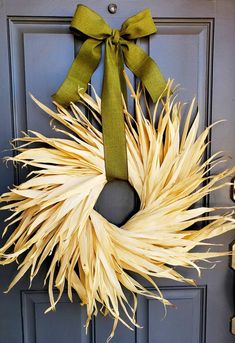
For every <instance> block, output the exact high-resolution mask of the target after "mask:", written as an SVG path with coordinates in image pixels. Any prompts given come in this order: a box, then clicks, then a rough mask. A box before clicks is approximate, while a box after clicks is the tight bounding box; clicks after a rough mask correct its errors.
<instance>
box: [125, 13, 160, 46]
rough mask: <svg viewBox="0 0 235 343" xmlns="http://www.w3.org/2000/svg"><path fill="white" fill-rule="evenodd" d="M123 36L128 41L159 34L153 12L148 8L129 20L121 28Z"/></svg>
mask: <svg viewBox="0 0 235 343" xmlns="http://www.w3.org/2000/svg"><path fill="white" fill-rule="evenodd" d="M121 32H122V36H124V37H125V38H126V39H128V40H134V39H137V38H142V37H146V36H149V35H152V34H153V33H156V32H157V28H156V25H155V24H154V22H153V19H152V16H151V12H150V10H149V9H148V8H147V9H145V10H143V11H141V12H139V13H137V14H136V15H134V16H132V17H130V18H128V19H127V20H126V21H125V22H124V23H123V24H122V28H121Z"/></svg>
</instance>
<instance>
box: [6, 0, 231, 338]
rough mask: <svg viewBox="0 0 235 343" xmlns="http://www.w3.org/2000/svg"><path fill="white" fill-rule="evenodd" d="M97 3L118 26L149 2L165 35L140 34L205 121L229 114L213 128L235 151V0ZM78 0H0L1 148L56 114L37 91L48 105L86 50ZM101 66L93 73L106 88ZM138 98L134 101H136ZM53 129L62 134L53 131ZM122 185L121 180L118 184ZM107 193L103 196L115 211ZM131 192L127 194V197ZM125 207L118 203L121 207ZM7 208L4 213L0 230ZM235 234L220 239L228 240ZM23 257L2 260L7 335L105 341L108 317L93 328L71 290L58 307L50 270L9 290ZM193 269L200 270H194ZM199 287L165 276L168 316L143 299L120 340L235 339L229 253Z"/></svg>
mask: <svg viewBox="0 0 235 343" xmlns="http://www.w3.org/2000/svg"><path fill="white" fill-rule="evenodd" d="M81 2H82V3H84V4H86V5H88V6H90V7H92V8H93V9H94V10H96V11H98V12H99V13H100V14H101V15H102V16H103V17H104V18H105V19H106V20H107V22H108V23H110V25H111V26H112V27H119V26H120V24H121V23H122V22H123V20H125V19H126V18H127V17H128V16H130V15H133V14H135V13H136V12H138V11H140V10H142V9H143V8H145V7H150V8H151V10H152V15H153V18H154V21H155V23H156V25H157V27H158V34H157V35H154V36H151V38H146V39H143V40H141V41H140V42H139V44H141V46H142V47H143V48H144V49H145V50H146V51H148V52H149V54H150V55H151V56H152V57H153V58H154V59H156V61H157V62H158V64H159V66H160V68H161V70H162V71H163V73H164V74H165V76H166V77H167V78H168V77H171V78H174V79H175V80H176V83H180V84H181V87H182V91H181V99H182V100H183V101H190V99H191V98H192V97H193V96H195V95H196V96H197V98H198V106H199V110H200V112H201V115H202V120H201V126H202V127H204V126H205V125H208V124H209V123H211V122H212V121H216V120H218V119H221V118H225V119H227V120H228V122H227V123H225V124H223V125H220V126H219V127H218V126H217V127H216V128H215V129H214V130H213V134H212V145H211V151H209V150H208V152H207V153H208V154H210V153H211V152H213V151H214V150H218V149H219V150H221V149H222V150H226V151H227V152H228V153H229V154H230V155H232V156H233V157H235V134H234V132H235V106H234V105H235V98H234V94H235V64H234V61H235V40H234V34H235V1H234V0H200V1H198V0H190V1H189V0H174V1H171V0H146V1H139V0H118V1H116V4H117V12H116V13H115V14H111V13H109V11H108V10H107V6H108V4H109V2H108V1H106V0H100V1H93V0H87V1H81ZM76 5H77V3H76V1H74V0H66V1H62V0H40V1H37V0H5V1H4V0H1V1H0V25H1V26H0V97H1V102H0V104H1V107H0V116H1V122H0V144H1V148H0V150H1V154H2V156H4V155H6V154H9V153H10V152H9V151H8V152H6V151H4V150H5V149H9V140H11V139H12V137H17V136H19V135H20V134H21V133H20V132H21V131H26V130H27V129H32V130H33V129H37V130H40V131H42V132H43V133H46V134H52V133H51V132H50V129H49V125H48V124H49V122H48V117H47V116H46V115H44V114H43V113H42V111H40V110H39V109H38V108H37V107H36V106H35V104H34V103H33V102H32V101H31V99H30V97H29V92H31V93H33V94H34V95H35V96H36V97H37V98H39V99H40V100H41V101H42V102H44V103H46V104H48V105H50V101H51V100H50V95H51V94H52V93H53V92H54V91H55V90H56V89H57V87H58V85H59V84H60V83H61V81H62V80H63V79H64V77H65V75H66V72H67V70H68V68H69V66H70V64H71V62H72V60H73V58H74V55H75V53H76V51H77V49H79V41H77V40H74V37H73V35H71V34H70V32H69V22H70V19H71V16H72V15H73V12H74V10H75V7H76ZM101 75H102V65H101V66H100V67H99V68H98V70H97V71H96V73H95V75H94V76H93V78H92V83H93V85H94V86H95V87H96V88H97V89H98V91H100V88H101ZM130 106H131V104H130ZM53 134H54V133H53ZM22 178H24V174H23V171H22V170H21V169H16V170H14V169H13V167H12V166H11V165H8V167H6V166H5V165H4V164H2V163H1V177H0V184H1V185H0V186H1V189H0V190H1V192H3V191H5V190H6V189H7V186H9V185H11V184H12V183H16V182H18V181H19V180H20V179H22ZM115 191H116V192H118V189H116V190H115ZM110 196H112V195H111V194H108V196H106V198H105V199H104V200H103V201H104V203H105V208H107V213H108V212H109V211H110V201H109V198H110ZM207 200H208V201H209V202H210V205H211V206H227V205H231V204H232V203H231V201H230V198H229V190H228V189H224V190H220V191H218V192H217V193H216V194H215V195H213V196H212V197H211V198H210V199H207ZM128 201H129V200H128V199H127V202H128ZM121 215H122V213H121V212H119V213H118V216H121ZM5 216H6V214H4V213H1V230H2V229H3V226H4V224H3V219H4V217H5ZM233 239H234V233H230V234H228V235H226V236H224V237H222V238H219V239H218V240H217V242H220V243H223V244H224V247H219V248H218V249H221V250H222V249H228V246H229V243H230V242H232V240H233ZM15 269H16V265H14V266H8V267H4V268H3V267H1V268H0V343H23V342H24V343H54V342H56V343H62V342H63V343H64V342H67V343H103V342H105V340H106V338H107V336H108V334H109V331H110V328H111V325H112V320H111V319H110V318H102V317H101V316H98V317H97V318H96V319H95V320H93V322H92V325H91V326H90V328H89V331H88V334H87V336H86V335H85V331H84V327H83V324H84V321H85V310H84V308H82V309H81V308H80V305H79V301H75V302H74V303H73V304H70V303H69V301H68V299H67V297H66V296H64V297H63V298H62V301H61V302H60V304H59V305H58V308H57V311H56V312H55V313H49V314H47V315H44V310H45V309H46V308H47V307H48V296H47V291H46V288H44V289H42V280H43V277H44V274H45V270H46V266H45V270H44V271H43V270H42V272H41V274H40V275H39V276H38V277H37V279H36V280H35V282H34V283H33V285H32V287H31V289H30V290H28V281H27V279H26V278H24V279H22V280H21V281H20V283H19V284H18V285H17V286H16V287H15V288H14V289H13V290H12V291H11V293H10V294H8V295H5V294H3V291H4V290H5V289H6V288H7V285H8V284H9V282H10V280H11V279H12V277H13V275H14V273H15ZM185 275H188V276H190V277H191V276H195V277H196V275H194V274H193V272H192V271H190V270H188V271H185ZM197 282H198V287H197V288H193V287H189V286H187V285H178V284H175V283H173V282H168V281H166V280H164V279H163V280H159V285H160V286H161V288H162V290H163V293H164V295H165V296H166V297H167V298H168V299H170V300H171V301H172V302H174V303H175V304H176V305H177V309H175V308H174V309H169V310H168V314H167V317H166V318H165V319H162V317H163V315H164V312H163V308H162V306H161V305H160V304H159V303H157V302H156V301H154V300H148V299H142V298H140V299H139V308H138V313H137V320H138V322H139V323H140V324H141V325H142V326H143V329H139V330H135V331H133V332H132V331H129V330H128V329H126V328H125V327H123V326H122V325H119V327H118V329H117V331H116V336H115V338H114V339H113V342H114V343H115V342H116V343H134V342H136V343H172V342H174V343H232V342H234V336H232V334H231V333H230V319H231V317H232V316H233V315H234V298H233V296H234V272H233V271H232V270H231V269H230V268H229V259H226V258H224V259H223V260H222V262H221V263H219V264H218V265H217V267H216V268H215V269H214V270H205V271H204V273H203V278H202V279H201V280H197Z"/></svg>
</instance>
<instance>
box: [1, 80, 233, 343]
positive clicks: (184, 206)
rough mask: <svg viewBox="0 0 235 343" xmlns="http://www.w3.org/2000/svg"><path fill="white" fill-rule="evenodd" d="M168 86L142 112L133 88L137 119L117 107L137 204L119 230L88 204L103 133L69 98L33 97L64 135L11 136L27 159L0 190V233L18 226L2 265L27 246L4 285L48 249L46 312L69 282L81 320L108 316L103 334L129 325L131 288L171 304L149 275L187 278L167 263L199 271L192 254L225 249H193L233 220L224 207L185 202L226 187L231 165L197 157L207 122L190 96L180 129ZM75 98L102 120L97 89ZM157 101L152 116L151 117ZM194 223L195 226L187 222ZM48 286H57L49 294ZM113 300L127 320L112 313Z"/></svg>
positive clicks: (98, 176) (33, 266)
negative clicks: (109, 324)
mask: <svg viewBox="0 0 235 343" xmlns="http://www.w3.org/2000/svg"><path fill="white" fill-rule="evenodd" d="M127 81H128V80H127ZM130 87H131V85H130ZM167 87H168V88H167V89H168V95H167V97H166V100H165V101H164V102H163V100H162V99H159V101H158V103H157V104H156V108H155V109H154V113H153V115H152V116H150V117H149V119H146V118H145V117H144V114H143V112H142V109H141V106H140V94H141V92H139V91H137V92H136V93H135V92H134V91H133V89H132V96H133V98H134V100H135V110H136V120H135V121H134V120H133V117H132V116H131V115H130V114H129V113H128V111H127V109H126V108H125V106H124V113H125V122H126V139H127V154H128V166H129V182H130V183H131V185H132V186H133V187H134V188H135V190H136V191H137V193H138V195H139V197H140V202H141V206H140V210H139V212H138V213H136V214H135V215H134V216H133V217H132V218H131V219H130V220H128V221H127V223H126V224H125V225H123V226H122V227H121V228H119V227H117V226H115V225H113V224H111V223H109V222H108V221H107V220H106V219H105V218H103V217H102V216H101V215H100V214H99V213H97V212H96V211H95V210H94V205H95V203H96V200H97V198H98V196H99V194H100V192H101V191H102V189H103V187H104V185H105V184H106V182H107V180H106V177H105V165H104V154H103V140H102V134H101V132H100V131H98V130H97V129H96V128H95V126H93V125H92V123H91V122H90V121H89V120H88V119H87V118H86V117H85V115H84V113H83V112H82V111H81V109H79V107H77V106H76V105H74V104H71V110H72V112H69V111H67V110H66V109H64V108H63V107H61V106H60V105H58V104H57V112H54V111H52V110H51V109H49V108H47V107H46V106H44V105H43V104H42V103H40V102H39V101H38V100H36V99H35V98H33V99H34V101H35V102H36V103H37V104H38V106H39V107H41V108H42V109H43V110H44V111H45V112H46V113H48V114H49V116H50V117H51V118H54V119H55V120H57V121H58V122H60V123H61V124H63V125H64V130H58V129H56V130H58V131H61V132H63V133H64V134H65V135H67V139H65V138H48V137H45V136H44V135H42V134H40V133H38V132H33V131H31V132H29V134H25V135H24V137H22V138H19V139H17V141H18V142H22V143H20V144H21V145H20V147H18V148H17V150H18V154H17V155H16V156H15V157H11V158H9V160H12V161H13V162H17V163H18V162H19V163H21V164H23V165H29V166H32V167H34V170H33V171H32V172H31V173H30V176H31V177H30V178H29V179H27V180H26V181H25V182H24V183H22V184H20V185H19V186H14V187H13V188H12V189H11V190H10V191H9V192H7V193H5V194H3V195H2V196H1V198H0V202H2V203H5V204H4V205H3V206H2V208H1V209H2V210H11V211H12V212H13V214H12V215H11V216H10V217H9V218H8V219H7V226H6V228H5V231H4V233H5V232H6V231H7V230H8V228H9V227H10V226H11V225H13V224H14V225H16V228H15V229H14V230H13V232H12V234H11V235H10V237H9V239H8V240H7V241H6V243H5V244H4V246H2V247H1V249H0V258H1V260H0V264H2V265H5V264H9V263H12V262H14V261H17V260H18V258H19V257H20V256H21V255H22V254H24V253H26V256H25V258H24V259H23V262H21V263H20V265H19V268H18V274H17V275H16V277H15V278H14V280H13V281H12V282H11V284H10V286H9V290H10V289H11V288H12V287H13V286H14V285H15V284H16V283H17V282H18V281H19V279H20V278H21V277H23V275H24V274H25V273H26V271H27V270H30V283H31V282H32V280H33V278H34V277H35V276H36V275H37V273H38V272H39V270H40V267H41V265H42V264H43V263H44V261H45V259H46V258H47V256H48V255H50V254H52V256H53V258H52V261H51V264H50V267H49V270H48V273H47V276H46V280H45V282H48V289H49V297H50V304H51V305H50V308H49V309H48V310H54V309H55V306H56V304H57V302H58V301H59V299H60V297H61V295H62V293H63V291H64V288H65V285H66V284H67V291H68V297H69V299H70V300H71V301H72V291H73V290H74V291H75V292H76V293H77V294H78V296H79V298H80V299H81V303H82V304H83V305H85V306H86V309H87V322H86V327H88V325H89V322H90V320H91V318H92V316H93V315H97V313H98V311H99V308H100V307H101V312H102V313H103V314H104V315H105V314H107V313H109V314H110V315H111V316H112V317H113V318H114V326H113V330H112V332H111V334H110V337H109V339H110V338H112V337H113V335H114V331H115V328H116V325H117V322H118V321H121V322H122V323H123V324H124V325H126V326H128V327H129V328H131V326H130V325H131V324H133V325H136V326H137V323H136V321H135V310H136V305H137V298H136V295H143V296H147V297H153V298H155V299H158V300H159V301H160V302H162V303H163V304H164V306H166V305H170V303H169V301H168V300H167V299H164V297H163V295H162V293H161V291H160V290H159V288H158V287H157V284H156V283H155V281H154V279H155V278H156V277H157V278H158V277H164V278H169V279H172V280H175V281H178V282H188V283H190V284H194V280H192V279H186V278H185V277H184V276H183V275H181V274H180V273H179V272H177V271H176V270H175V267H177V266H184V267H193V268H196V270H197V271H198V273H199V274H200V267H199V266H198V264H197V262H198V261H201V260H203V261H205V260H206V261H207V260H208V259H210V258H212V257H217V256H223V255H226V254H227V252H225V253H221V252H212V251H210V252H209V251H208V248H205V252H195V250H194V251H193V252H192V249H193V248H195V247H197V246H198V245H203V244H204V245H206V246H207V245H209V243H204V240H206V239H208V238H213V237H215V236H218V235H221V234H223V233H225V232H227V231H229V230H232V229H234V228H235V220H234V219H233V218H232V213H229V214H224V215H221V214H220V215H219V214H217V213H215V212H216V209H214V208H207V207H196V208H192V205H194V204H195V203H198V202H199V201H200V200H201V199H202V198H204V197H205V196H206V195H208V194H209V193H210V192H212V191H214V190H216V189H218V188H220V187H224V186H226V185H227V184H228V183H226V182H225V181H224V180H225V178H226V177H227V176H230V175H232V174H233V173H234V171H235V168H232V169H226V170H224V171H222V172H220V173H219V174H215V175H208V171H209V170H211V169H212V168H213V167H214V166H215V165H216V164H217V163H219V162H220V159H221V158H220V157H219V156H220V155H219V153H217V154H215V155H214V156H212V157H210V158H209V159H208V160H206V161H204V160H203V156H204V152H205V149H206V147H207V144H208V143H207V138H208V134H209V131H210V128H206V129H205V130H204V131H203V132H202V133H201V134H199V135H198V128H199V113H198V114H197V115H196V116H195V118H194V119H192V113H193V102H192V105H191V107H190V109H189V111H188V116H187V118H186V120H185V124H184V128H183V133H182V134H180V127H181V126H182V125H183V120H182V119H181V111H182V106H181V104H180V103H177V102H175V101H174V99H173V98H172V95H171V92H170V89H171V87H172V82H169V83H168V86H167ZM81 96H82V100H83V102H84V103H85V105H86V106H88V107H89V108H90V111H91V113H92V114H93V116H94V118H95V119H96V120H97V121H98V122H100V121H101V117H100V112H101V101H100V99H99V97H98V96H97V95H96V94H95V97H94V99H93V98H91V97H90V96H89V95H87V94H84V95H81ZM161 106H162V110H161V114H160V117H158V119H156V118H157V115H156V113H157V111H159V109H160V108H161ZM71 113H72V114H71ZM190 122H192V124H191V125H190ZM31 144H33V146H31ZM35 144H36V145H35ZM205 215H206V216H205ZM198 222H201V229H200V230H186V229H188V228H190V227H191V226H192V225H193V224H195V223H198ZM203 223H204V224H203ZM129 272H134V273H136V274H139V275H140V276H142V277H143V278H145V279H146V280H147V281H148V282H150V283H151V284H152V285H154V287H155V288H156V290H157V292H154V293H153V292H150V291H148V290H147V289H146V288H144V287H143V286H142V285H141V283H139V282H138V281H136V280H135V279H134V278H133V277H132V276H130V274H129ZM54 287H55V288H57V289H58V291H59V293H58V296H57V298H55V294H54V293H53V288H54ZM125 288H126V289H128V290H129V291H131V292H132V293H133V295H134V302H133V304H129V303H128V300H127V298H126V296H125V294H124V289H125ZM99 305H100V306H99ZM120 308H122V309H123V310H124V313H125V315H126V318H121V317H120V315H119V309H120Z"/></svg>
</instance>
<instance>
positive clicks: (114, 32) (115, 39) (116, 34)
mask: <svg viewBox="0 0 235 343" xmlns="http://www.w3.org/2000/svg"><path fill="white" fill-rule="evenodd" d="M111 38H112V42H113V43H114V44H115V45H117V44H118V43H119V39H120V31H119V30H118V29H113V30H112V34H111Z"/></svg>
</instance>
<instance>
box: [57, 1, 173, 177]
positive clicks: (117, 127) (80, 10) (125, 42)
mask: <svg viewBox="0 0 235 343" xmlns="http://www.w3.org/2000/svg"><path fill="white" fill-rule="evenodd" d="M71 30H72V31H73V32H74V34H75V35H78V36H79V37H82V38H84V39H86V40H85V42H84V43H83V45H82V46H81V48H80V50H79V52H78V55H77V57H76V58H75V60H74V62H73V64H72V66H71V68H70V70H69V72H68V74H67V77H66V79H65V81H64V82H63V83H62V85H61V86H60V88H59V89H58V91H57V92H56V93H55V94H54V95H53V99H54V100H55V101H57V102H58V103H60V104H61V105H64V106H68V105H69V103H70V102H71V101H72V102H77V101H78V100H79V94H78V90H81V89H82V92H86V90H87V86H88V82H89V81H90V79H91V76H92V74H93V73H94V71H95V70H96V68H97V66H98V64H99V62H100V59H101V54H102V43H103V42H105V57H104V76H103V88H102V95H101V99H102V101H101V115H102V131H103V140H104V157H105V168H106V177H107V179H108V180H112V179H121V180H128V167H127V153H126V139H125V122H124V114H123V106H122V98H121V93H123V94H124V96H125V93H126V89H125V87H126V84H125V80H124V77H123V70H124V63H125V64H126V66H127V67H128V68H129V69H130V70H131V71H132V72H133V73H134V74H135V75H136V76H137V77H138V78H139V79H140V80H141V81H142V82H143V84H144V86H145V88H146V89H147V91H148V93H149V94H150V96H151V98H152V100H153V101H154V102H155V101H156V100H157V99H158V97H159V96H160V95H161V93H162V92H163V91H164V89H165V86H166V81H165V79H164V77H163V75H162V73H161V71H160V69H159V68H158V66H157V64H156V63H155V62H154V61H153V59H152V58H151V57H149V56H148V55H147V54H146V53H145V52H144V50H143V49H141V48H140V47H139V46H138V45H136V44H135V42H134V40H135V39H137V38H141V37H146V36H148V35H151V34H153V33H156V31H157V30H156V26H155V24H154V22H153V19H152V17H151V12H150V10H149V9H145V10H144V11H142V12H140V13H138V14H136V15H134V16H132V17H130V18H128V19H127V20H126V21H125V22H124V23H123V24H122V27H121V30H120V31H119V30H117V29H112V28H111V27H110V26H109V25H108V24H107V23H106V22H105V21H104V20H103V18H101V17H100V15H99V14H97V13H96V12H94V11H93V10H91V9H90V8H88V7H86V6H84V5H78V7H77V9H76V12H75V14H74V17H73V19H72V22H71Z"/></svg>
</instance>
